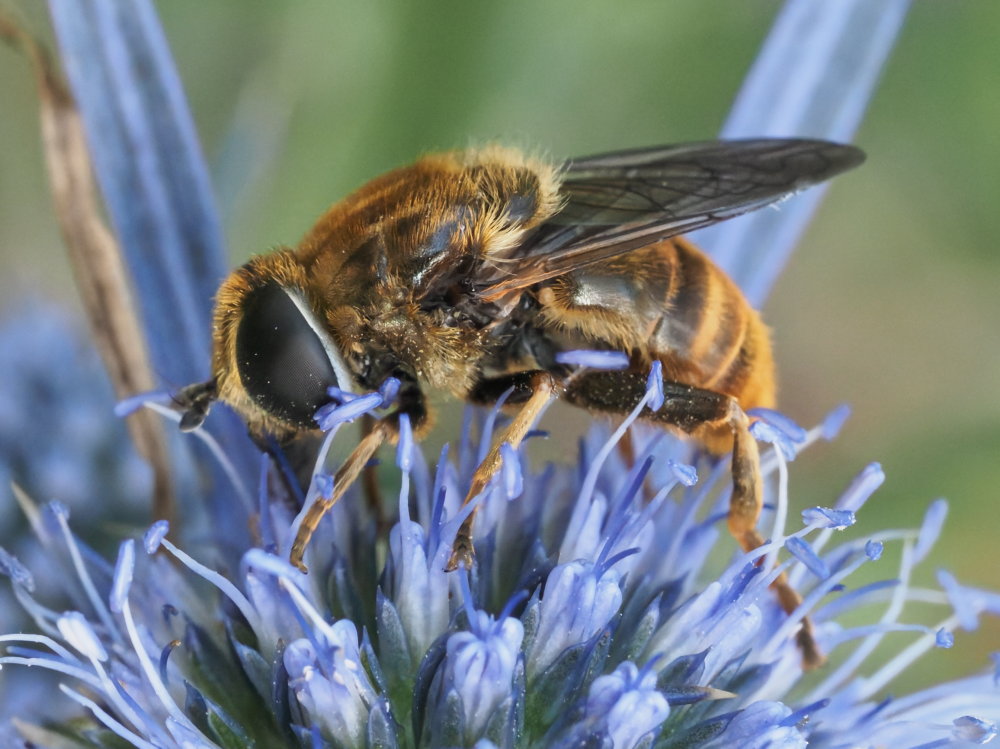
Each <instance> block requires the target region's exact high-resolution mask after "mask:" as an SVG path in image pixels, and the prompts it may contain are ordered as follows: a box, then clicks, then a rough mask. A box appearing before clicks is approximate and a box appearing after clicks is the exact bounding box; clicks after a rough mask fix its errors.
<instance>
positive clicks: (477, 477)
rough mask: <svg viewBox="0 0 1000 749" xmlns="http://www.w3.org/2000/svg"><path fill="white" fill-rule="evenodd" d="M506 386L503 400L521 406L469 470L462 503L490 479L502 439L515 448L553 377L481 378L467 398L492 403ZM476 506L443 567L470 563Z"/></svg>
mask: <svg viewBox="0 0 1000 749" xmlns="http://www.w3.org/2000/svg"><path fill="white" fill-rule="evenodd" d="M508 390H512V392H511V394H510V397H509V398H508V399H507V404H509V405H512V406H515V405H520V406H521V410H520V411H518V412H517V415H516V416H515V417H514V420H513V421H511V423H510V424H508V425H507V428H506V429H505V430H504V432H503V434H501V435H500V438H499V439H498V440H497V441H496V442H495V443H494V444H493V447H492V448H491V449H490V452H489V454H487V456H486V458H485V459H484V460H483V462H482V463H480V464H479V466H478V467H477V468H476V471H475V473H473V474H472V483H471V485H470V486H469V492H468V493H467V494H466V495H465V500H464V501H463V502H462V506H463V507H464V506H465V505H467V504H469V502H471V501H472V500H473V499H475V498H476V497H477V496H479V495H480V494H481V493H482V492H483V490H484V489H485V488H486V487H487V485H488V484H489V483H490V479H492V478H493V476H494V475H495V474H496V472H497V471H498V470H499V469H500V465H501V463H502V458H501V457H500V446H501V445H502V444H504V443H505V442H506V443H508V444H509V445H510V446H511V447H513V448H517V447H518V446H519V445H520V444H521V441H522V440H523V439H524V437H525V435H526V434H527V433H528V431H529V430H530V429H531V427H532V425H533V424H534V423H535V420H536V419H537V418H538V416H539V415H540V414H541V412H542V411H543V410H544V409H545V406H546V405H547V404H548V403H549V401H551V400H552V398H553V397H555V395H556V379H555V378H554V377H553V376H552V375H551V374H549V373H548V372H544V371H541V370H535V371H531V372H519V373H517V374H514V375H510V376H509V377H497V378H492V379H487V380H483V381H482V382H480V383H479V384H478V385H476V387H474V388H473V390H472V392H471V393H470V394H469V396H468V398H469V400H470V401H472V402H473V403H484V404H485V403H493V402H496V401H497V400H498V399H499V398H500V396H501V395H503V394H504V393H505V392H507V391H508ZM477 509H478V508H476V507H474V508H473V509H472V512H470V513H469V514H468V515H467V516H466V518H465V520H464V521H463V522H462V525H461V527H459V529H458V532H457V533H456V534H455V542H454V543H453V544H452V551H451V558H450V559H449V560H448V564H447V566H446V567H445V569H446V570H448V571H451V570H456V569H458V567H459V566H460V565H464V566H465V567H466V569H468V568H469V567H471V566H472V560H473V558H474V556H475V549H474V547H473V545H472V526H473V524H474V523H475V520H476V510H477Z"/></svg>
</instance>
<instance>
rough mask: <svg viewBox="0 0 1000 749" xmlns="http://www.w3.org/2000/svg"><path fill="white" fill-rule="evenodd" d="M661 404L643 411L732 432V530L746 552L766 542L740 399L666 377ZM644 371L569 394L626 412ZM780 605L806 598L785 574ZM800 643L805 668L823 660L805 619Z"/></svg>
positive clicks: (598, 375)
mask: <svg viewBox="0 0 1000 749" xmlns="http://www.w3.org/2000/svg"><path fill="white" fill-rule="evenodd" d="M663 390H664V396H665V398H664V402H663V406H662V407H661V408H659V409H658V410H656V411H649V410H646V411H644V412H643V413H642V414H641V416H642V418H644V419H648V420H650V421H656V422H659V423H661V424H667V425H669V426H672V427H676V428H677V429H680V430H681V431H683V432H686V433H688V434H693V435H695V436H698V435H699V434H703V433H711V432H713V431H719V430H723V429H726V430H729V431H731V432H732V435H733V457H732V476H733V494H732V497H731V499H730V502H729V532H730V533H731V534H732V535H733V538H735V539H736V540H737V541H738V542H739V544H740V546H741V547H742V548H743V550H744V551H747V552H749V551H753V550H754V549H756V548H757V547H759V546H761V545H762V544H763V543H764V540H765V539H764V538H763V537H762V536H761V535H760V533H759V532H758V531H757V520H758V519H759V518H760V512H761V508H762V506H763V497H764V494H763V482H762V480H761V475H760V453H759V452H758V450H757V442H756V440H754V438H753V435H751V434H750V420H749V418H747V415H746V414H745V413H744V412H743V409H742V408H740V405H739V403H737V402H736V399H735V398H733V397H731V396H728V395H724V394H722V393H716V392H713V391H711V390H705V389H703V388H696V387H691V386H689V385H682V384H680V383H676V382H667V383H664V385H663ZM645 392H646V376H645V375H644V374H640V373H638V372H591V373H587V374H585V375H583V376H581V377H579V378H577V379H575V380H573V381H572V382H570V383H569V384H568V385H567V388H566V392H565V398H566V400H567V401H569V402H570V403H573V404H575V405H578V406H581V407H583V408H587V409H590V410H593V411H605V412H610V413H627V412H629V411H631V410H632V409H633V408H635V406H636V405H637V404H638V403H639V401H640V400H641V399H642V398H643V396H644V395H645ZM771 587H772V588H773V589H774V591H775V594H776V595H777V597H778V601H779V603H780V604H781V607H782V609H784V611H785V612H786V613H788V614H791V613H792V612H793V611H795V609H796V608H798V606H799V604H801V603H802V597H801V596H800V595H799V594H798V593H797V592H796V591H795V589H794V588H792V586H791V585H790V584H789V583H788V578H787V576H786V575H785V574H784V573H782V574H781V575H779V576H778V577H777V579H775V581H774V582H773V583H771ZM797 642H798V645H799V649H800V650H801V651H802V661H803V665H804V666H805V667H806V668H815V667H816V666H818V665H820V664H821V663H822V662H823V655H822V653H821V652H820V650H819V648H818V646H817V645H816V641H815V638H814V636H813V627H812V622H811V621H810V620H809V619H808V618H804V619H803V620H802V627H801V629H800V630H799V633H798V637H797Z"/></svg>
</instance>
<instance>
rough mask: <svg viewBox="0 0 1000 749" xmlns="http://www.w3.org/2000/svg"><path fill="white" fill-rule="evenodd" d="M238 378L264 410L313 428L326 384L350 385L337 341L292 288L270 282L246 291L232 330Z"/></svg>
mask: <svg viewBox="0 0 1000 749" xmlns="http://www.w3.org/2000/svg"><path fill="white" fill-rule="evenodd" d="M236 361H237V368H238V370H239V375H240V382H242V383H243V387H244V388H245V389H246V391H247V393H248V394H249V395H250V397H251V398H252V399H253V401H254V402H255V403H256V404H257V405H258V406H260V408H262V409H263V410H264V411H266V412H267V413H269V414H271V415H272V416H274V417H276V418H277V419H280V420H281V421H284V422H286V423H289V424H292V425H295V426H297V427H300V428H304V429H315V428H316V422H315V421H314V420H313V414H315V413H316V409H318V408H319V407H320V406H322V405H324V404H325V403H327V402H329V400H330V396H329V395H328V394H327V388H329V387H338V386H339V387H342V388H345V389H349V388H350V387H351V384H352V383H351V376H350V373H349V372H348V370H347V366H346V365H345V364H344V361H343V359H342V358H341V356H340V353H339V352H338V351H337V347H336V345H335V344H334V342H333V341H332V340H331V339H330V336H329V335H328V334H327V332H326V330H325V329H324V328H323V326H322V325H321V324H320V322H319V321H318V320H317V319H316V316H315V315H314V314H313V312H312V310H311V309H310V308H309V305H308V304H307V303H306V301H305V299H304V298H303V297H302V296H301V295H300V294H299V293H298V292H297V291H296V290H294V289H286V288H285V287H283V286H281V285H280V284H277V283H268V284H265V285H263V286H261V287H260V288H258V289H255V290H254V291H252V292H250V294H249V295H247V297H246V299H245V300H244V303H243V317H242V319H241V320H240V323H239V327H238V328H237V331H236Z"/></svg>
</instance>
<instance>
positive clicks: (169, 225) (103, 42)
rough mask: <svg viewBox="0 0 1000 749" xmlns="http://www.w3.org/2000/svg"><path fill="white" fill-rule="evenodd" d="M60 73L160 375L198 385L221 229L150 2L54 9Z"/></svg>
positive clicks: (79, 2)
mask: <svg viewBox="0 0 1000 749" xmlns="http://www.w3.org/2000/svg"><path fill="white" fill-rule="evenodd" d="M49 7H50V10H51V13H52V20H53V24H54V26H55V30H56V36H57V39H58V42H59V47H60V50H61V52H62V56H63V61H64V67H65V69H66V73H67V76H68V77H69V81H70V84H71V87H72V89H73V94H74V96H75V98H76V101H77V105H78V106H79V108H80V112H81V114H82V116H83V120H84V125H85V127H86V131H87V140H88V143H89V145H90V150H91V154H92V157H93V161H94V167H95V171H96V174H97V179H98V182H99V184H100V186H101V191H102V193H103V195H104V199H105V202H106V203H107V207H108V212H109V214H110V216H111V221H112V223H113V225H114V228H115V232H116V234H117V235H118V239H119V241H120V242H121V245H122V248H123V252H124V254H125V258H126V262H127V264H128V266H129V269H130V271H131V273H132V277H133V281H134V285H135V290H136V296H137V299H138V302H139V305H140V307H141V313H142V317H143V321H144V324H145V327H146V333H147V338H148V344H149V348H150V352H151V355H152V359H153V367H154V369H155V371H156V373H157V374H158V375H159V376H160V377H161V378H163V379H164V380H165V381H166V383H167V384H168V385H171V386H175V387H176V386H179V385H185V384H187V383H189V382H193V381H196V380H199V379H204V378H205V375H206V374H207V372H208V362H209V352H210V347H211V339H210V331H211V325H210V320H211V311H212V297H213V295H214V293H215V290H216V288H217V286H218V284H219V282H220V281H221V280H222V278H223V276H224V275H225V273H226V259H225V252H224V244H223V238H222V230H221V227H220V224H219V220H218V216H217V213H216V210H215V205H214V201H213V198H212V192H211V188H210V186H209V181H208V174H207V171H206V169H205V164H204V161H203V159H202V155H201V150H200V148H199V146H198V141H197V137H196V134H195V130H194V124H193V122H192V120H191V115H190V113H189V112H188V109H187V105H186V103H185V100H184V92H183V90H182V88H181V84H180V79H179V78H178V76H177V72H176V70H175V68H174V65H173V62H172V60H171V58H170V52H169V50H168V48H167V44H166V40H165V39H164V37H163V32H162V29H161V28H160V26H159V22H158V21H157V19H156V14H155V10H154V9H153V6H152V3H151V2H149V0H134V1H133V2H127V3H120V2H108V1H107V0H51V2H50V3H49Z"/></svg>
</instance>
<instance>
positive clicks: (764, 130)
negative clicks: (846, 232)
mask: <svg viewBox="0 0 1000 749" xmlns="http://www.w3.org/2000/svg"><path fill="white" fill-rule="evenodd" d="M909 6H910V0H838V2H826V3H824V2H816V0H789V2H787V3H786V4H785V6H784V8H783V9H782V11H781V13H780V14H779V15H778V18H777V20H776V21H775V23H774V26H773V27H772V29H771V33H770V34H769V35H768V38H767V41H766V42H765V44H764V48H763V49H762V50H761V53H760V54H759V55H758V56H757V60H756V61H755V62H754V64H753V67H752V68H751V69H750V73H749V75H748V76H747V78H746V80H745V81H744V83H743V87H742V88H741V89H740V93H739V95H738V96H737V98H736V103H735V104H734V105H733V108H732V110H731V112H730V114H729V118H728V119H727V120H726V124H725V125H724V126H723V128H722V132H721V133H720V136H721V137H723V138H746V137H758V136H767V135H769V136H807V137H812V138H826V139H828V140H834V141H839V142H844V143H846V142H849V141H850V140H851V138H852V136H853V135H854V131H855V130H856V129H857V127H858V125H859V123H860V122H861V118H862V116H863V115H864V113H865V109H866V108H867V106H868V102H869V100H870V98H871V95H872V92H873V91H874V89H875V83H876V82H877V81H878V77H879V73H880V72H881V70H882V65H883V64H884V63H885V60H886V59H887V58H888V56H889V53H890V52H891V51H892V48H893V45H894V44H895V41H896V36H897V35H898V33H899V30H900V28H901V27H902V24H903V19H904V18H905V17H906V12H907V10H908V9H909ZM824 192H825V188H824V187H819V188H813V189H811V190H809V191H807V192H805V193H803V194H802V195H796V196H795V197H793V198H790V199H789V200H787V201H786V202H784V203H782V204H781V205H780V206H779V207H778V209H777V210H765V211H756V212H755V213H752V214H750V215H747V216H741V217H739V218H737V219H734V220H732V221H727V222H725V223H724V224H719V225H717V226H713V227H711V228H710V229H705V230H703V231H700V232H697V233H696V235H695V237H696V241H697V242H698V243H700V244H701V245H702V246H704V247H705V248H706V249H708V250H709V251H710V252H711V254H712V258H713V259H714V260H715V261H716V262H717V263H719V265H721V266H722V268H723V269H725V270H726V271H727V272H728V273H729V274H730V275H731V276H732V277H733V278H734V279H735V280H736V281H737V283H739V284H740V286H741V287H742V288H743V291H744V292H745V293H746V295H747V298H748V299H749V300H750V302H751V304H753V305H754V306H759V305H760V304H762V303H763V301H764V300H765V299H766V298H767V295H768V293H769V292H770V290H771V286H772V285H773V284H774V281H775V280H776V279H777V277H778V275H779V274H780V273H781V270H782V268H784V266H785V262H786V261H787V259H788V256H789V255H790V254H791V252H792V249H793V248H794V247H795V245H796V242H797V241H798V239H799V236H800V235H801V234H802V232H803V231H804V229H805V227H806V224H807V223H808V222H809V219H810V218H811V217H812V214H813V212H814V211H815V210H816V207H817V206H818V205H819V201H820V200H821V199H822V197H823V193H824Z"/></svg>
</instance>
